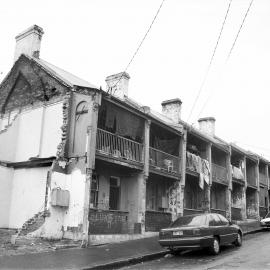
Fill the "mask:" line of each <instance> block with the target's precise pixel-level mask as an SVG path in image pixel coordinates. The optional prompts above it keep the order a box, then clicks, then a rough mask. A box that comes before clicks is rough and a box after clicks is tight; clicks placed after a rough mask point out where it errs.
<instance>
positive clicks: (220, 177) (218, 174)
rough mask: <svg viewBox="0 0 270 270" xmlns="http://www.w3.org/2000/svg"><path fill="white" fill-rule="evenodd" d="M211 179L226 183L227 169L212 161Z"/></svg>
mask: <svg viewBox="0 0 270 270" xmlns="http://www.w3.org/2000/svg"><path fill="white" fill-rule="evenodd" d="M212 179H213V181H214V182H218V183H223V184H226V185H228V174H227V169H226V168H225V167H222V166H220V165H217V164H214V163H212Z"/></svg>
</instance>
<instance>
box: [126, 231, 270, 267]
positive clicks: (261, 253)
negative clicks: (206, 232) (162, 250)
mask: <svg viewBox="0 0 270 270" xmlns="http://www.w3.org/2000/svg"><path fill="white" fill-rule="evenodd" d="M126 269H129V270H131V269H145V270H150V269H151V270H158V269H200V270H201V269H209V270H210V269H211V270H214V269H270V231H264V232H260V233H256V234H250V235H247V236H244V239H243V245H242V247H240V248H236V247H234V246H233V245H231V246H226V247H223V248H222V249H221V253H220V254H219V255H218V256H211V255H208V254H207V252H205V251H193V252H184V253H182V254H180V255H176V256H173V255H167V256H165V257H164V258H161V259H157V260H155V261H150V262H144V263H140V264H137V265H133V266H128V267H124V268H121V270H126Z"/></svg>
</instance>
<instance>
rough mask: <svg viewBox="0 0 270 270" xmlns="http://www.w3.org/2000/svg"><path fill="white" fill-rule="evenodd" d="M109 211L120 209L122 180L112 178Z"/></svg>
mask: <svg viewBox="0 0 270 270" xmlns="http://www.w3.org/2000/svg"><path fill="white" fill-rule="evenodd" d="M109 209H110V210H119V209H120V178H119V177H114V176H111V177H110V198H109Z"/></svg>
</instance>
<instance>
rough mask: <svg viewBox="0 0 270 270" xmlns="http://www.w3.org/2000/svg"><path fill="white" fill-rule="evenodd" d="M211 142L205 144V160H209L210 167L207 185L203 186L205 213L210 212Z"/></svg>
mask: <svg viewBox="0 0 270 270" xmlns="http://www.w3.org/2000/svg"><path fill="white" fill-rule="evenodd" d="M211 148H212V143H208V144H207V145H206V160H207V161H208V162H209V167H210V177H209V185H205V186H204V191H205V192H204V201H205V203H204V211H205V212H207V213H210V212H211V186H212V153H211Z"/></svg>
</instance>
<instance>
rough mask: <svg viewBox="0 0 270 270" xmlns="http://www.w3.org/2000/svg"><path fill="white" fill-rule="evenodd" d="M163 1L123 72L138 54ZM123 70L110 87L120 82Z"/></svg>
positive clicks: (163, 0)
mask: <svg viewBox="0 0 270 270" xmlns="http://www.w3.org/2000/svg"><path fill="white" fill-rule="evenodd" d="M164 2H165V0H162V2H161V4H160V6H159V8H158V10H157V12H156V14H155V16H154V18H153V20H152V22H151V24H150V26H149V27H148V29H147V31H146V33H145V34H144V36H143V38H142V40H141V42H140V43H139V46H138V47H137V49H136V50H135V52H134V54H133V55H132V57H131V59H130V61H129V62H128V64H127V66H126V68H125V69H124V72H126V71H127V69H128V68H129V66H130V65H131V63H132V62H133V60H134V58H135V56H136V55H137V54H138V52H139V50H140V48H141V47H142V44H143V42H144V41H145V39H146V37H147V35H148V34H149V32H150V30H151V29H152V26H153V24H154V23H155V21H156V19H157V16H158V14H159V12H160V10H161V8H162V6H163V4H164ZM124 72H123V73H122V75H121V76H120V78H119V80H118V81H117V82H116V83H115V84H114V85H113V87H112V88H114V87H115V86H117V84H118V83H119V82H120V80H121V79H122V76H123V74H124Z"/></svg>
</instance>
